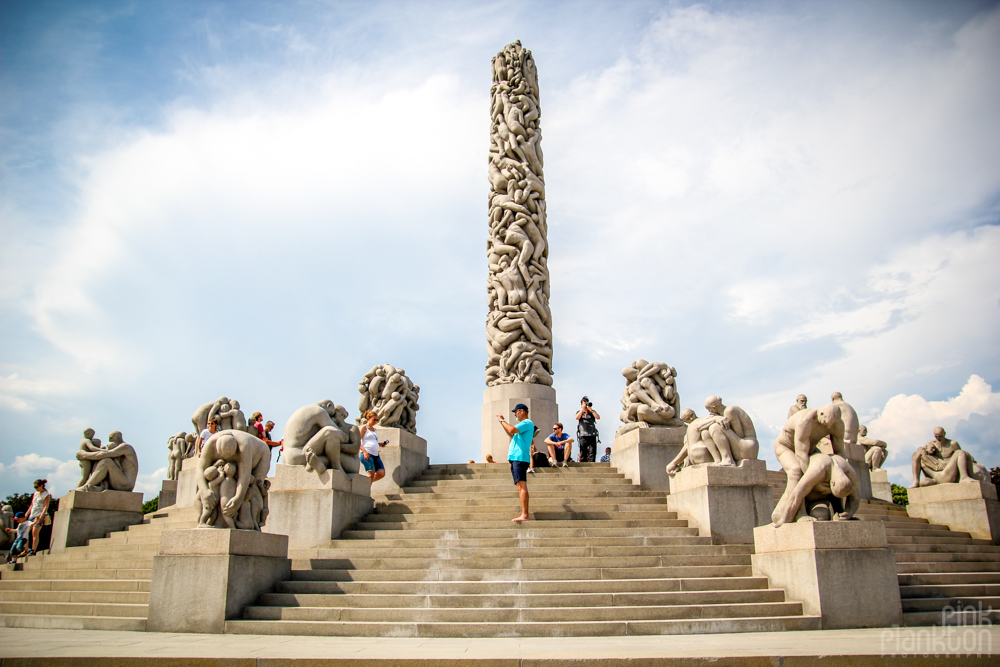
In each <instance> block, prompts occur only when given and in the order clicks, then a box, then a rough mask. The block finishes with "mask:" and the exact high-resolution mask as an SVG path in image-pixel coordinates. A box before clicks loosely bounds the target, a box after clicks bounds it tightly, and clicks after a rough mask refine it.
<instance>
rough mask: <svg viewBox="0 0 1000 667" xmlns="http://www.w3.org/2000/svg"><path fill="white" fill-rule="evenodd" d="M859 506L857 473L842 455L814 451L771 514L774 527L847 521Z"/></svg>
mask: <svg viewBox="0 0 1000 667" xmlns="http://www.w3.org/2000/svg"><path fill="white" fill-rule="evenodd" d="M860 505H861V496H860V495H858V475H857V473H856V472H855V471H854V468H852V467H851V464H850V463H849V462H848V461H847V459H845V458H844V457H843V456H838V455H836V454H834V455H833V456H830V455H829V454H824V453H823V452H821V451H818V450H817V451H815V452H814V453H813V454H812V455H810V457H809V465H808V467H806V470H805V472H804V473H803V474H802V477H801V479H799V481H798V483H797V484H796V485H795V488H793V489H792V491H791V493H790V494H789V496H788V499H787V501H786V502H785V503H784V504H783V505H782V506H781V507H780V508H779V509H776V510H775V515H774V516H772V517H771V518H772V520H773V521H774V525H775V526H781V525H783V524H785V523H788V522H790V521H792V520H795V521H847V520H849V519H852V518H853V517H854V513H855V512H857V511H858V507H860Z"/></svg>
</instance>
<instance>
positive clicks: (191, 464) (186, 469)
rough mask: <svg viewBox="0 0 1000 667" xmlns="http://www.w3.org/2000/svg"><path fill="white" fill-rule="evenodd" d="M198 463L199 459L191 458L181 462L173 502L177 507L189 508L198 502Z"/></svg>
mask: <svg viewBox="0 0 1000 667" xmlns="http://www.w3.org/2000/svg"><path fill="white" fill-rule="evenodd" d="M200 461H201V459H199V458H198V457H191V458H189V459H184V460H183V461H182V462H181V472H180V474H179V475H178V476H177V497H176V501H175V504H176V505H177V506H178V507H190V506H191V505H194V504H196V503H197V502H198V474H199V473H198V464H199V462H200Z"/></svg>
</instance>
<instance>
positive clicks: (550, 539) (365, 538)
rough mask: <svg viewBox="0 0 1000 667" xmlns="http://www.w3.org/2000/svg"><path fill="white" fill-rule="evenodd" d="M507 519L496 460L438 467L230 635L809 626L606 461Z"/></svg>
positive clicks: (270, 596)
mask: <svg viewBox="0 0 1000 667" xmlns="http://www.w3.org/2000/svg"><path fill="white" fill-rule="evenodd" d="M528 488H529V491H530V493H531V510H532V516H533V517H534V520H533V521H529V522H527V523H525V524H515V523H512V522H511V521H510V519H511V518H512V517H514V516H516V515H517V514H518V512H519V505H518V500H517V494H516V491H515V489H514V486H513V483H512V481H511V479H510V472H509V469H508V467H507V466H506V465H505V464H492V465H491V464H471V465H466V464H459V465H434V466H431V467H430V468H429V469H428V470H427V471H425V472H424V473H423V474H422V475H421V476H420V477H419V478H418V479H416V480H415V481H414V482H413V483H412V484H411V485H410V486H408V487H407V488H405V489H404V490H403V492H402V493H400V494H398V495H391V496H387V497H386V501H385V502H381V503H379V504H378V505H377V507H376V511H375V513H373V514H371V515H369V516H367V517H365V518H364V519H363V520H362V521H361V522H360V523H358V524H356V525H354V526H352V528H351V529H350V530H347V531H345V532H344V534H343V535H342V537H341V539H338V540H334V541H332V542H331V543H330V544H329V545H328V546H325V547H323V548H316V549H307V550H293V551H292V553H290V556H291V557H292V559H293V563H292V576H291V578H290V580H289V581H285V582H281V583H279V584H278V585H277V587H276V589H275V590H274V592H271V593H267V594H264V595H262V596H260V598H259V600H258V601H257V604H256V605H253V606H251V607H248V608H247V609H246V610H245V611H244V618H243V619H240V620H234V621H229V622H227V624H226V632H227V633H245V634H284V635H343V636H381V637H390V636H410V637H413V636H418V637H513V636H612V635H640V634H644V635H649V634H675V633H676V634H681V633H683V634H689V633H713V632H715V633H718V632H759V631H774V630H798V629H818V628H819V618H818V617H813V616H805V615H803V613H802V607H801V604H800V603H798V602H790V601H786V600H785V597H784V593H783V591H781V590H777V589H771V588H769V587H768V582H767V579H766V578H765V577H754V576H752V574H751V565H750V554H751V553H752V547H751V546H743V545H740V546H722V545H713V544H712V541H711V538H708V537H699V536H698V531H697V529H696V528H692V527H690V526H688V525H687V522H686V521H682V520H679V519H677V517H676V514H674V513H673V512H669V511H667V508H666V502H665V495H664V494H663V493H660V492H650V491H643V490H641V489H639V488H638V487H636V486H633V485H632V484H631V483H630V482H629V481H628V480H627V479H625V478H624V476H623V475H622V474H621V473H618V472H616V471H615V470H614V469H613V468H611V467H610V466H608V465H607V464H600V463H598V464H578V465H572V466H571V467H569V468H559V469H551V468H543V469H539V470H538V473H537V474H535V475H533V476H531V477H530V478H529V480H528Z"/></svg>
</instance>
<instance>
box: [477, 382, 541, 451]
mask: <svg viewBox="0 0 1000 667" xmlns="http://www.w3.org/2000/svg"><path fill="white" fill-rule="evenodd" d="M518 403H524V404H525V405H527V406H528V419H530V420H531V421H532V423H534V425H535V426H536V427H537V428H538V436H536V440H535V441H534V442H535V447H539V450H543V449H545V447H544V445H542V441H543V440H545V438H546V436H548V434H549V433H551V432H552V431H551V428H552V425H553V424H555V423H556V422H557V421H559V406H558V405H557V404H556V390H555V389H553V388H552V387H549V386H547V385H544V384H529V383H527V382H514V383H511V384H499V385H497V386H495V387H487V388H486V391H484V392H483V421H482V425H483V432H482V438H483V439H482V455H483V461H485V460H486V456H487V455H488V454H490V455H492V456H493V460H494V461H496V462H497V463H503V462H504V461H506V460H507V449H508V448H509V447H510V436H509V435H507V433H506V431H504V430H503V426H501V425H500V422H498V421H497V415H503V416H504V418H505V419H506V420H507V421H509V422H510V423H512V424H513V423H514V422H515V421H516V419H515V418H514V413H512V412H511V410H513V409H514V406H515V405H517V404H518ZM540 445H541V446H540Z"/></svg>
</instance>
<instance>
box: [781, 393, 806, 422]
mask: <svg viewBox="0 0 1000 667" xmlns="http://www.w3.org/2000/svg"><path fill="white" fill-rule="evenodd" d="M807 409H809V399H808V398H806V395H805V394H799V395H798V396H796V397H795V405H793V406H792V407H790V408H788V416H789V417H791V416H792V415H794V414H795V413H796V412H798V411H799V410H807ZM786 419H787V417H786Z"/></svg>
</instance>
